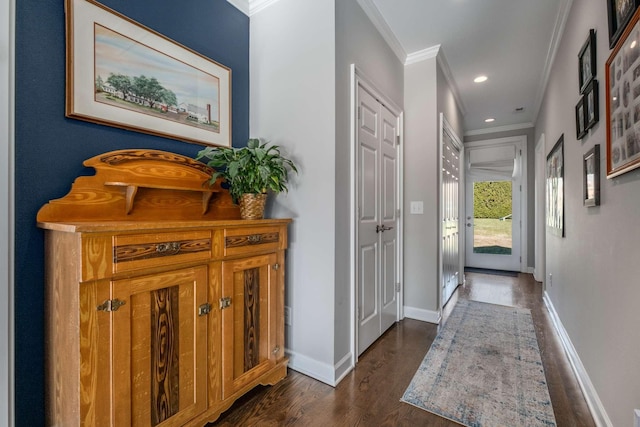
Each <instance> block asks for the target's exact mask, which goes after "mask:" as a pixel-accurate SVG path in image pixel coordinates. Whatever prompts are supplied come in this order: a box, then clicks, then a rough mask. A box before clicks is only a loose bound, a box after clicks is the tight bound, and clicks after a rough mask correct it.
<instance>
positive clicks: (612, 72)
mask: <svg viewBox="0 0 640 427" xmlns="http://www.w3.org/2000/svg"><path fill="white" fill-rule="evenodd" d="M639 20H640V9H638V10H637V11H636V13H635V14H634V15H633V18H632V19H631V21H630V22H629V25H628V26H627V29H626V30H625V32H624V33H623V34H622V36H621V37H620V40H619V41H618V43H617V44H616V47H615V49H613V51H611V54H610V55H609V58H608V59H607V62H606V65H605V73H606V76H605V81H606V85H605V86H606V91H605V96H606V128H607V146H606V153H605V157H606V165H607V178H613V177H616V176H619V175H622V174H623V173H626V172H629V171H631V170H633V169H635V168H638V167H640V49H639V48H638V47H637V46H636V45H638V43H640V23H639Z"/></svg>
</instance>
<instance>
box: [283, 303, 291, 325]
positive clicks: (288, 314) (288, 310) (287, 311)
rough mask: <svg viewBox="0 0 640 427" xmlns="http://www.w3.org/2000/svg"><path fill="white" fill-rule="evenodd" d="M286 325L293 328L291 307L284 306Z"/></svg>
mask: <svg viewBox="0 0 640 427" xmlns="http://www.w3.org/2000/svg"><path fill="white" fill-rule="evenodd" d="M284 324H285V325H287V326H291V307H287V306H286V305H285V306H284Z"/></svg>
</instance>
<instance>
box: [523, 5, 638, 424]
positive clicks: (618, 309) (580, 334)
mask: <svg viewBox="0 0 640 427" xmlns="http://www.w3.org/2000/svg"><path fill="white" fill-rule="evenodd" d="M590 28H593V29H595V30H596V33H597V76H596V77H597V79H598V81H599V82H600V93H599V99H600V104H599V106H600V122H599V123H598V124H597V125H596V126H595V127H594V128H593V129H592V130H591V131H590V133H589V135H588V136H587V137H586V138H584V139H583V140H581V141H578V140H576V131H575V118H574V111H575V110H574V107H575V105H576V103H577V102H578V100H579V93H578V62H577V60H576V58H577V54H578V52H579V51H580V48H581V47H582V45H583V43H584V42H585V40H586V39H587V36H588V34H589V29H590ZM609 54H610V50H609V48H608V37H607V9H606V2H603V1H601V0H581V1H574V2H573V6H572V9H571V12H570V16H569V19H568V21H567V23H566V27H565V31H564V35H563V38H562V41H561V44H560V47H559V49H558V52H557V55H556V60H555V63H554V65H553V68H552V70H551V75H550V79H549V84H548V86H547V89H546V94H545V97H544V100H543V104H542V109H541V111H540V114H539V117H538V121H537V123H536V138H535V140H536V141H537V140H538V138H539V137H540V135H541V134H543V133H544V135H545V141H546V144H545V145H546V153H548V152H549V151H550V150H551V148H552V147H553V145H554V144H555V143H556V141H557V140H558V138H559V137H560V136H561V135H562V134H564V164H565V176H564V178H565V179H564V182H565V193H564V195H565V230H566V237H565V238H561V237H558V236H556V235H553V234H550V233H547V235H546V240H547V244H546V250H547V252H546V273H547V292H548V294H549V297H550V299H551V302H552V303H553V306H554V307H555V309H556V311H557V313H558V316H559V317H560V320H561V321H562V324H563V325H564V328H565V329H566V331H567V332H568V335H569V337H570V339H571V342H572V343H573V346H574V347H575V350H576V352H577V354H578V356H579V358H580V360H581V361H582V364H583V365H584V367H585V369H586V372H587V374H588V376H589V378H590V380H591V383H592V384H593V386H594V388H595V391H596V392H597V395H598V396H599V398H600V400H601V402H602V404H603V405H604V409H605V410H606V413H607V414H608V416H609V418H610V419H611V422H612V424H613V425H615V426H630V425H632V419H633V409H634V408H640V364H639V361H640V356H639V355H640V333H639V332H638V325H640V310H639V309H638V301H640V285H639V283H638V276H639V273H640V268H639V265H640V249H638V247H639V246H638V242H640V226H639V225H638V219H639V218H640V214H639V212H640V170H637V169H636V170H635V171H632V172H629V173H627V174H625V175H622V176H620V177H618V178H613V179H606V178H605V171H606V167H605V165H606V163H605V159H606V157H607V155H606V150H605V146H606V129H605V128H606V124H607V118H606V108H605V106H606V104H605V96H606V95H605V85H606V84H607V82H606V80H605V63H606V61H607V58H608V56H609ZM634 66H635V65H634ZM595 144H600V148H601V153H602V154H601V159H602V160H601V170H602V173H601V206H599V207H591V208H586V207H584V206H583V205H582V157H583V155H584V153H586V152H587V151H588V150H589V149H591V148H592V147H593V146H594V145H595ZM550 274H552V275H553V280H552V282H551V283H549V275H550Z"/></svg>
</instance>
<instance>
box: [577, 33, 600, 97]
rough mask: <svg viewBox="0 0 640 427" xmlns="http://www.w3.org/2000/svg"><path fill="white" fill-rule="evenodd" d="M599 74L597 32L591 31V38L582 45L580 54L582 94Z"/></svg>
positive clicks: (579, 66) (579, 69)
mask: <svg viewBox="0 0 640 427" xmlns="http://www.w3.org/2000/svg"><path fill="white" fill-rule="evenodd" d="M596 72H597V67H596V32H595V31H594V30H593V29H591V30H589V37H587V41H585V42H584V44H583V45H582V49H580V53H579V54H578V82H579V85H580V93H584V92H585V90H586V89H587V86H588V85H589V83H591V81H592V80H593V78H594V77H595V75H596Z"/></svg>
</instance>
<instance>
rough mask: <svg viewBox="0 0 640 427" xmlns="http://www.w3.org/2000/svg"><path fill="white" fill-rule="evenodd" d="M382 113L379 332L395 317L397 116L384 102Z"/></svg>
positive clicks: (387, 326) (395, 318)
mask: <svg viewBox="0 0 640 427" xmlns="http://www.w3.org/2000/svg"><path fill="white" fill-rule="evenodd" d="M380 111H381V115H382V130H383V131H382V141H381V144H380V150H381V152H382V155H381V158H382V165H381V168H382V177H381V182H380V188H381V195H382V200H381V206H382V218H381V222H382V225H383V227H384V228H385V231H383V232H381V233H379V234H380V235H381V236H380V238H381V240H382V243H381V244H382V248H383V252H382V254H381V269H382V273H381V277H382V281H383V282H382V284H381V292H382V294H383V295H382V296H381V300H382V307H381V311H382V317H381V319H380V322H381V324H380V333H379V335H382V333H383V332H384V331H386V330H387V329H389V327H390V326H391V325H393V324H394V323H395V322H396V320H397V319H398V292H397V289H396V284H397V283H398V260H397V253H398V208H397V207H398V181H397V177H398V145H397V144H398V137H397V135H398V118H397V117H396V116H395V115H394V114H393V113H392V112H391V111H389V110H388V109H387V108H386V107H385V106H384V105H380Z"/></svg>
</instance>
